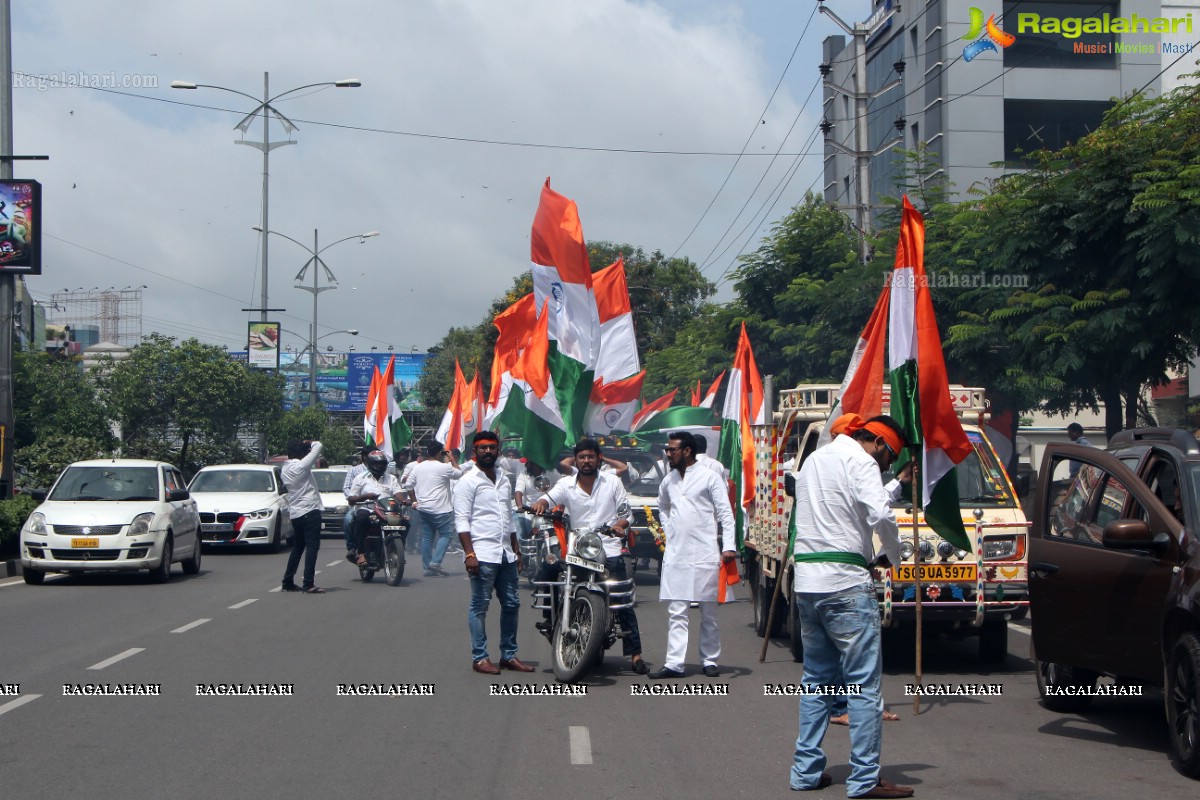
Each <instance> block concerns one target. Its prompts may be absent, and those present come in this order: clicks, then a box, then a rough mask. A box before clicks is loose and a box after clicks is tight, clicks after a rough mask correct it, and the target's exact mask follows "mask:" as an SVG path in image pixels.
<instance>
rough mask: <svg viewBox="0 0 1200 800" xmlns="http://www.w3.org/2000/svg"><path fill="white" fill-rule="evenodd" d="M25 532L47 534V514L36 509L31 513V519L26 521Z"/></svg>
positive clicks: (39, 534)
mask: <svg viewBox="0 0 1200 800" xmlns="http://www.w3.org/2000/svg"><path fill="white" fill-rule="evenodd" d="M25 532H26V533H32V534H33V535H34V536H45V535H46V515H45V514H42V513H41V512H38V511H35V512H33V513H32V514H30V515H29V519H27V520H26V521H25Z"/></svg>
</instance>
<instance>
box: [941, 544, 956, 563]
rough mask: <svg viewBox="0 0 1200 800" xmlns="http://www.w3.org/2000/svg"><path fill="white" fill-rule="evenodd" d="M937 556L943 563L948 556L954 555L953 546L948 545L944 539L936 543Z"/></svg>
mask: <svg viewBox="0 0 1200 800" xmlns="http://www.w3.org/2000/svg"><path fill="white" fill-rule="evenodd" d="M937 554H938V555H939V556H941V558H942V560H943V561H945V560H946V559H948V558H949V557H950V556H952V555H954V545H952V544H950V543H949V542H947V541H946V540H945V539H942V540H941V541H940V542H938V546H937Z"/></svg>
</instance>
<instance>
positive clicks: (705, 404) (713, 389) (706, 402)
mask: <svg viewBox="0 0 1200 800" xmlns="http://www.w3.org/2000/svg"><path fill="white" fill-rule="evenodd" d="M724 377H725V372H724V371H722V372H721V374H720V375H718V376H717V379H716V380H715V381H713V382H712V386H709V387H708V392H706V393H705V395H704V397H702V398H700V400H699V401H698V402H696V403H693V404H692V405H696V406H700V407H701V408H712V407H713V404H715V403H716V401H717V390H718V389H720V388H721V379H722V378H724ZM699 388H700V384H699V383H698V382H697V383H696V389H697V390H699Z"/></svg>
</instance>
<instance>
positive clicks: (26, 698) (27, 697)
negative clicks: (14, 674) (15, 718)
mask: <svg viewBox="0 0 1200 800" xmlns="http://www.w3.org/2000/svg"><path fill="white" fill-rule="evenodd" d="M39 697H41V695H40V694H23V695H21V696H20V697H18V698H17V699H16V700H11V701H9V702H7V703H5V704H4V705H2V706H0V716H4V715H5V714H7V713H8V712H10V711H12V710H13V709H14V708H20V707H21V706H23V705H25V704H26V703H30V702H33V701H34V700H37V699H38V698H39Z"/></svg>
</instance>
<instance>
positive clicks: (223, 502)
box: [188, 464, 292, 552]
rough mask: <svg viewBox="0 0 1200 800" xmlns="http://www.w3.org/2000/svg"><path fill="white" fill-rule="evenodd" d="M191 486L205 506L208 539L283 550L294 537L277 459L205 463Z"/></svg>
mask: <svg viewBox="0 0 1200 800" xmlns="http://www.w3.org/2000/svg"><path fill="white" fill-rule="evenodd" d="M188 490H189V491H190V492H191V493H192V498H193V499H194V500H195V501H196V508H197V509H199V511H200V539H201V540H202V541H203V542H204V544H206V545H265V546H266V547H267V549H269V550H270V551H271V552H278V550H279V547H280V545H281V544H283V543H284V542H285V541H288V542H290V541H291V539H292V520H291V517H290V516H289V514H288V509H287V489H286V488H285V487H284V485H283V481H282V480H281V479H280V477H279V468H278V467H276V466H274V465H272V464H222V465H220V466H212V467H204V468H203V469H201V470H200V471H199V472H197V473H196V475H195V477H193V478H192V482H191V484H190V485H189V486H188Z"/></svg>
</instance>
